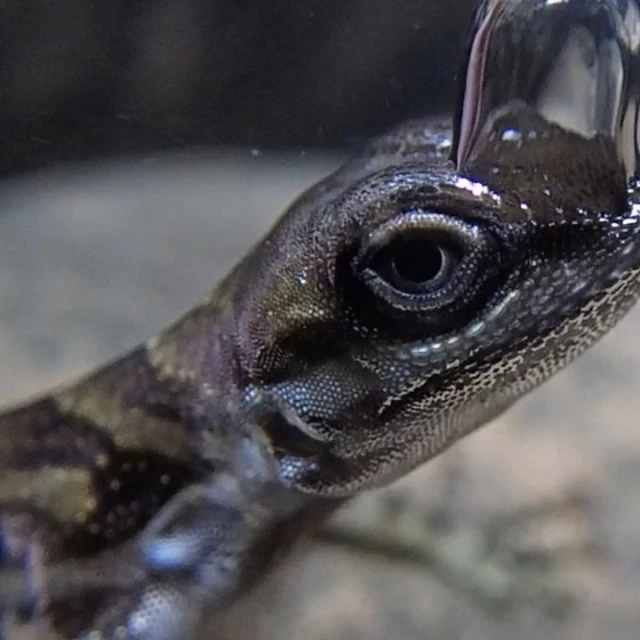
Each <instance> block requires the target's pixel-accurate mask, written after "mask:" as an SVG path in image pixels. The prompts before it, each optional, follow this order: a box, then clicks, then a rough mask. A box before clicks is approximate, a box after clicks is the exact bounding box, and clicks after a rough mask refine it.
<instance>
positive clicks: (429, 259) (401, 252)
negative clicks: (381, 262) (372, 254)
mask: <svg viewBox="0 0 640 640" xmlns="http://www.w3.org/2000/svg"><path fill="white" fill-rule="evenodd" d="M444 260H445V256H444V253H443V251H442V249H441V248H440V247H439V246H438V245H437V244H434V243H433V242H431V241H430V240H426V239H424V238H410V239H407V240H405V241H404V242H402V243H400V244H399V245H398V246H397V247H396V248H395V249H394V251H393V257H392V262H393V268H394V270H395V272H396V273H397V274H398V275H399V276H400V277H401V278H403V279H404V280H407V281H408V282H414V283H416V284H423V283H426V282H430V281H431V280H434V279H435V278H436V277H437V276H438V275H439V274H440V273H441V271H442V268H443V266H444Z"/></svg>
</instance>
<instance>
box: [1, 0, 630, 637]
mask: <svg viewBox="0 0 640 640" xmlns="http://www.w3.org/2000/svg"><path fill="white" fill-rule="evenodd" d="M487 4H488V5H492V6H494V7H501V6H503V5H504V4H505V3H503V2H494V3H487ZM481 15H482V14H481ZM490 15H493V14H491V13H490ZM494 18H495V17H494ZM482 19H483V20H485V19H486V17H485V18H482ZM483 24H484V23H483ZM481 31H482V29H481ZM482 55H484V56H485V58H486V57H487V54H486V52H485V53H484V54H482ZM472 93H474V95H475V94H477V93H478V91H476V92H472ZM480 93H481V91H480ZM476 99H477V98H476ZM472 106H473V105H472ZM465 112H466V113H467V114H472V115H467V116H466V117H467V118H469V117H479V116H478V114H479V113H480V110H479V109H477V108H476V109H466V111H465ZM483 117H485V118H486V114H485V115H484V116H483ZM487 122H490V130H489V133H487V134H485V135H480V134H478V133H477V132H478V131H479V130H480V129H481V125H482V122H481V121H480V122H473V123H471V125H469V123H467V125H466V126H465V127H462V128H461V131H462V133H460V131H458V137H459V138H460V139H459V140H458V141H457V142H456V143H455V144H454V155H455V151H456V149H464V153H463V155H464V163H462V162H460V161H459V162H458V166H454V165H453V163H451V162H450V161H449V158H448V152H449V148H448V147H447V145H446V144H444V141H446V140H447V136H446V131H445V130H443V129H442V128H439V126H435V125H434V124H433V123H432V122H430V121H425V120H416V121H412V122H409V123H407V124H405V125H403V126H401V127H400V128H398V129H397V130H395V131H393V132H391V133H389V134H387V135H386V136H383V137H381V138H380V139H378V140H376V141H374V142H373V143H372V144H371V145H370V146H369V147H368V148H367V149H366V150H365V151H364V152H363V154H361V155H360V156H359V157H358V158H356V159H354V160H352V161H350V162H348V163H346V164H345V165H344V166H343V167H342V168H340V169H339V170H338V171H337V172H336V173H334V174H333V175H331V176H329V177H328V178H326V179H325V180H323V181H322V182H320V183H318V184H317V185H316V186H314V187H312V188H311V189H310V190H309V191H307V192H306V193H305V194H303V195H302V196H301V197H300V198H299V199H298V200H296V201H295V202H294V203H293V204H292V205H291V207H290V208H289V209H288V211H286V212H285V213H284V215H283V217H282V218H281V220H280V221H279V222H278V223H277V224H276V226H275V227H274V229H273V230H272V231H271V232H270V233H269V234H268V235H267V236H266V238H264V239H263V240H262V241H261V242H260V243H259V244H257V245H256V246H255V247H254V248H253V249H252V250H251V251H250V252H249V253H248V255H247V256H245V258H244V259H243V260H242V261H241V262H240V263H239V264H238V266H237V267H236V268H235V269H234V270H233V271H232V272H231V273H230V274H229V275H228V276H227V278H226V279H225V280H224V281H223V282H221V283H220V284H219V285H218V286H217V287H216V289H215V290H214V291H213V293H212V294H211V295H210V296H209V297H207V298H206V299H204V300H203V301H202V302H201V303H200V304H199V305H197V306H196V307H195V308H194V309H193V310H191V311H190V312H189V313H187V314H186V315H185V316H184V317H183V318H181V319H180V320H178V321H177V322H176V323H175V324H174V325H173V326H171V327H169V328H168V329H167V330H166V331H164V332H162V333H160V334H159V335H158V336H156V337H154V338H152V339H151V340H149V341H148V342H147V343H146V344H144V345H141V346H140V347H138V348H137V349H135V350H134V351H133V352H131V353H130V354H127V355H125V356H123V357H122V358H121V359H118V360H116V361H114V362H113V363H111V364H109V365H107V366H106V367H104V368H102V369H100V370H98V371H97V372H96V373H94V374H92V375H90V376H89V377H87V378H86V379H83V380H81V381H79V382H77V383H76V384H74V385H71V386H69V387H67V388H64V389H61V390H59V391H56V392H54V393H52V394H50V395H48V396H46V397H44V398H43V399H39V400H36V401H35V402H32V403H29V404H26V405H24V406H22V407H19V408H16V409H13V410H10V411H7V412H5V413H4V414H2V415H1V416H0V578H2V581H3V584H4V585H5V586H4V587H1V588H0V610H2V609H3V610H4V612H5V614H4V618H3V625H4V629H3V630H2V631H4V634H5V636H6V637H7V638H9V639H10V640H13V638H14V637H18V636H17V634H18V633H19V629H20V628H21V627H24V626H26V625H32V624H41V625H43V628H44V627H46V630H47V633H51V634H52V635H51V637H57V638H64V639H70V638H76V639H83V640H84V639H86V640H102V639H104V640H111V639H113V640H116V639H131V640H134V639H135V640H151V639H152V638H153V639H158V640H163V639H164V640H174V639H175V638H182V637H188V634H189V633H190V632H191V631H193V630H194V629H196V628H197V626H198V624H199V620H200V618H201V616H202V613H203V610H204V609H207V610H208V611H212V610H215V609H216V608H220V607H222V606H223V605H224V604H225V603H226V602H228V601H229V600H230V599H233V598H235V597H237V595H238V594H239V593H241V592H243V591H244V590H245V589H247V588H248V587H249V586H250V585H251V584H252V583H253V582H254V581H255V580H257V579H259V578H260V576H261V575H262V574H263V573H264V572H265V570H266V569H267V568H268V566H269V565H270V564H271V563H272V562H273V561H274V560H275V559H277V558H278V557H279V556H280V555H282V554H283V553H285V552H286V551H288V549H289V548H290V546H291V543H292V542H293V541H295V540H296V539H297V538H298V537H299V536H300V535H301V534H303V533H304V532H306V531H307V530H309V528H311V527H312V526H313V525H314V523H316V522H319V521H321V520H322V519H324V518H326V516H327V515H329V514H330V513H331V512H332V511H333V510H334V509H335V508H337V507H338V506H339V505H340V504H342V502H343V501H344V500H346V499H348V498H350V497H352V496H354V495H356V494H357V493H359V492H361V491H364V490H367V489H372V488H376V487H380V486H384V485H386V484H388V483H389V482H391V481H393V480H394V479H396V478H398V477H400V476H401V475H403V474H404V473H407V472H408V471H409V470H411V469H413V468H415V467H416V466H417V465H419V464H421V463H423V462H425V461H427V460H428V459H430V458H432V457H433V456H435V455H437V454H439V453H441V452H442V451H444V450H445V449H446V448H447V447H449V446H450V445H451V444H453V443H454V442H455V441H456V440H458V439H459V438H460V437H462V436H464V435H465V434H467V433H469V432H470V431H472V430H473V429H475V428H477V427H479V426H480V425H482V424H484V423H486V422H487V421H489V420H491V419H492V418H493V417H495V416H497V415H498V414H500V413H502V412H503V411H504V410H505V409H507V408H508V407H509V406H510V405H511V404H513V402H515V401H516V400H517V399H518V398H520V397H521V396H522V395H523V394H525V393H527V392H528V391H530V390H531V389H533V388H534V387H536V386H538V385H539V384H540V383H541V382H543V381H544V380H546V379H547V378H548V377H549V376H550V375H552V374H553V373H554V372H555V371H557V370H559V369H560V368H562V367H563V366H565V365H566V364H568V363H569V362H570V361H572V360H573V359H575V358H576V357H577V356H578V355H579V354H580V353H582V352H583V351H584V350H585V349H587V348H588V347H589V346H590V345H591V344H593V342H595V341H596V340H597V339H598V338H599V337H600V336H602V335H603V334H604V333H605V332H606V331H607V330H608V329H609V328H611V327H612V326H613V325H614V324H615V323H616V322H617V321H618V320H619V319H620V318H621V317H622V316H623V315H624V314H625V313H626V311H627V310H628V309H629V308H630V307H631V305H632V304H633V303H634V302H635V300H636V298H637V296H638V294H639V293H640V279H639V278H638V275H639V270H640V215H639V210H638V206H637V204H636V201H637V195H636V188H635V187H636V185H635V182H634V181H633V180H632V181H631V184H630V186H629V185H628V178H629V175H630V172H629V171H628V162H626V160H627V159H628V156H624V157H622V159H621V155H620V153H619V150H618V149H617V148H616V147H615V145H614V144H612V142H613V141H612V139H611V138H610V137H607V136H605V135H601V134H598V135H596V136H595V137H593V136H592V137H590V138H589V137H586V136H584V135H582V134H581V132H580V131H575V130H568V128H567V127H565V126H560V124H558V123H551V122H549V120H548V119H546V118H544V117H541V114H540V113H539V112H538V111H536V110H535V109H530V108H527V107H526V106H525V107H523V106H522V104H520V103H518V104H517V105H516V106H515V107H513V108H512V109H509V110H506V111H500V112H499V113H498V115H497V117H496V118H495V119H491V120H489V119H488V118H487ZM516 127H517V128H518V130H520V131H523V132H527V135H526V136H524V137H521V138H520V139H519V140H518V144H515V145H514V144H512V140H511V137H510V136H506V133H508V132H511V131H513V130H514V129H515V128H516ZM465 131H466V132H472V133H471V134H470V133H465ZM534 134H535V135H534ZM563 155H564V156H570V155H574V156H579V157H580V163H579V164H575V165H566V166H563V167H562V169H561V170H560V169H559V170H558V171H553V172H550V171H548V170H547V168H548V167H549V166H551V163H553V162H554V161H555V162H557V158H558V157H562V156H563ZM34 621H35V622H34ZM0 637H2V636H1V635H0Z"/></svg>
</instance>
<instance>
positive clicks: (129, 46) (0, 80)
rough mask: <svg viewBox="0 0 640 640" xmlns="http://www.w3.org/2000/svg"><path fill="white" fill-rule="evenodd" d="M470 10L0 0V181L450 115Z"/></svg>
mask: <svg viewBox="0 0 640 640" xmlns="http://www.w3.org/2000/svg"><path fill="white" fill-rule="evenodd" d="M474 1H475V0H452V1H447V2H444V1H438V0H429V1H425V0H393V1H390V0H348V1H345V0H305V1H302V2H294V1H292V0H270V1H269V2H265V1H264V0H241V1H237V0H180V1H176V0H109V2H104V0H56V2H51V1H50V0H22V1H20V2H15V1H12V0H0V148H1V149H2V153H1V154H0V174H2V173H5V174H6V173H11V172H16V171H20V170H23V169H25V168H30V167H34V166H43V165H47V164H51V163H53V162H56V161H57V160H58V159H62V158H65V159H69V158H71V159H82V158H90V157H95V156H97V155H105V154H111V155H112V154H120V153H122V152H125V151H140V150H142V149H145V150H149V149H167V148H176V147H185V146H192V145H225V146H228V145H233V146H237V145H242V146H250V147H257V148H289V147H309V148H316V147H327V146H332V147H336V146H339V147H340V146H344V145H351V144H353V143H357V142H358V141H360V140H362V139H364V138H366V137H368V136H370V135H372V134H373V133H376V132H379V131H381V130H383V129H385V128H387V127H389V126H390V125H392V124H393V123H395V122H398V121H399V120H402V119H404V118H407V117H409V116H416V115H424V114H425V113H430V112H434V111H442V110H445V109H448V108H450V103H451V98H452V94H453V91H452V89H453V82H452V79H453V76H454V74H455V72H456V70H457V66H458V62H459V58H460V52H461V50H462V47H463V44H464V40H465V37H466V34H467V30H468V27H469V24H470V17H471V14H472V7H473V5H474Z"/></svg>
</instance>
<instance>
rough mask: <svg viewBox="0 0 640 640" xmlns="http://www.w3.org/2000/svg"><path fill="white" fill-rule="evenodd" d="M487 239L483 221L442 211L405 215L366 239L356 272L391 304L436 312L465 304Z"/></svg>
mask: <svg viewBox="0 0 640 640" xmlns="http://www.w3.org/2000/svg"><path fill="white" fill-rule="evenodd" d="M487 252H488V239H487V237H486V234H485V233H483V231H482V229H481V228H480V226H479V225H478V224H475V223H470V222H466V221H464V220H461V219H458V218H455V217H453V216H449V215H445V214H441V213H429V212H424V211H411V212H408V213H407V212H405V213H402V214H400V215H398V216H396V217H395V218H393V219H391V220H389V221H388V222H386V223H385V224H383V225H381V226H380V227H378V228H377V229H375V230H374V231H373V232H372V233H371V234H370V235H369V237H368V238H366V240H365V241H364V242H363V245H362V247H361V248H360V251H359V252H358V254H357V255H356V257H355V259H354V262H353V268H354V271H355V273H356V276H357V277H358V278H359V279H360V280H361V281H362V282H364V284H365V285H366V286H367V287H368V288H369V289H370V290H371V291H372V293H373V294H374V295H376V297H378V298H380V299H382V300H383V301H385V302H386V303H388V304H390V305H391V306H392V307H394V308H396V309H399V310H403V311H427V312H428V311H437V310H439V309H442V308H444V307H449V306H451V305H453V306H455V307H458V306H461V305H462V304H464V302H465V300H466V298H467V297H468V294H469V290H470V288H472V287H471V285H472V284H473V283H474V282H475V281H477V280H478V276H479V273H478V272H479V266H480V263H481V261H482V259H483V258H484V257H486V255H487Z"/></svg>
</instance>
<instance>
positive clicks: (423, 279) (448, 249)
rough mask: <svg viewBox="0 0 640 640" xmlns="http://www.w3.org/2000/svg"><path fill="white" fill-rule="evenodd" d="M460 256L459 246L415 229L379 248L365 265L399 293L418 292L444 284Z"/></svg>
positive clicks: (409, 293)
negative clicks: (367, 264)
mask: <svg viewBox="0 0 640 640" xmlns="http://www.w3.org/2000/svg"><path fill="white" fill-rule="evenodd" d="M460 259H461V255H460V251H459V247H457V246H455V245H453V244H452V243H450V242H448V239H447V238H437V237H434V235H433V234H431V233H429V232H425V231H422V230H415V231H408V232H407V233H404V234H399V235H398V237H396V238H394V239H393V240H392V241H391V242H390V243H389V244H388V245H387V246H385V247H383V248H382V249H380V251H378V253H377V254H375V255H374V256H373V259H372V261H371V263H370V265H369V267H368V269H369V270H370V272H371V275H377V276H378V277H379V278H380V279H382V280H384V281H385V282H386V283H387V284H388V285H389V286H391V287H392V288H393V289H395V290H396V291H398V292H400V293H401V294H402V293H405V294H408V295H419V294H426V293H432V292H434V291H437V290H438V289H440V288H441V287H443V286H445V285H446V283H447V281H448V280H449V279H450V278H451V276H452V275H453V273H454V271H455V269H456V268H457V266H458V265H459V264H460Z"/></svg>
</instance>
